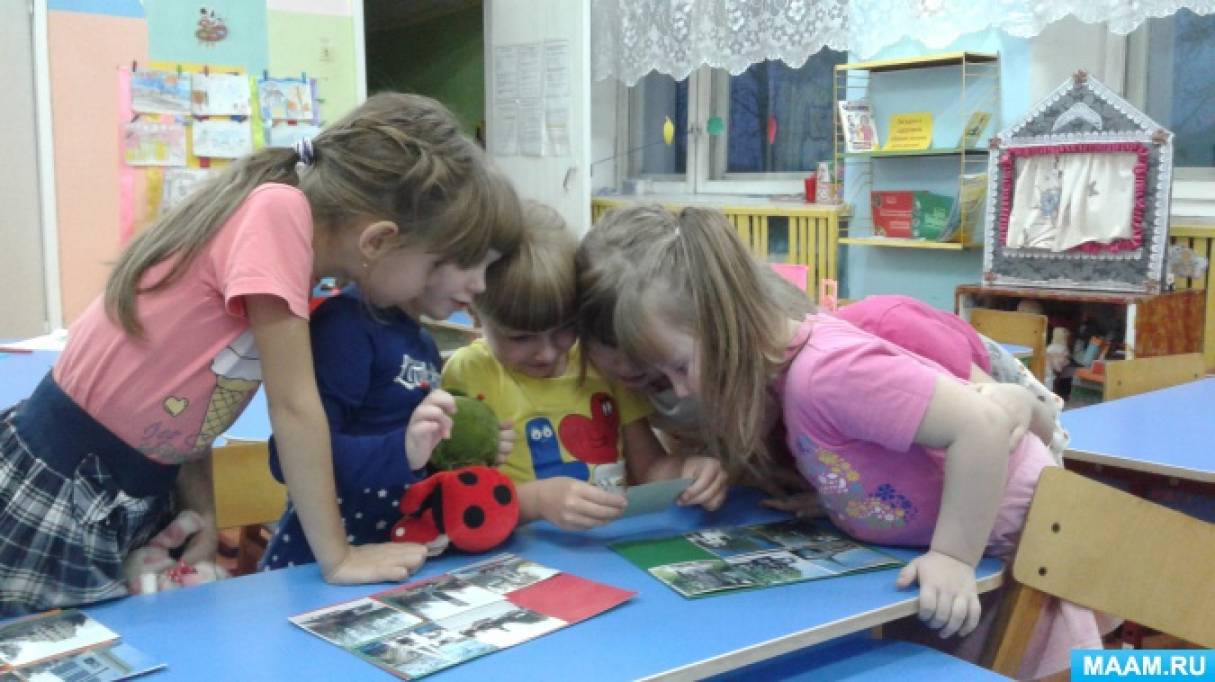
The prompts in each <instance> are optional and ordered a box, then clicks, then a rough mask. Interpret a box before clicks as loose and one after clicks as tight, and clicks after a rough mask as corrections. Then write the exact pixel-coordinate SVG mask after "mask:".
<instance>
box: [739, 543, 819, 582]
mask: <svg viewBox="0 0 1215 682" xmlns="http://www.w3.org/2000/svg"><path fill="white" fill-rule="evenodd" d="M726 562H727V563H729V564H730V565H731V566H733V567H734V568H736V569H738V570H740V571H742V572H744V573H746V574H747V575H749V576H751V577H752V578H755V580H756V581H758V582H759V583H760V584H763V585H779V584H781V583H794V582H799V581H802V580H813V579H815V578H828V577H831V576H833V575H838V574H839V571H836V570H832V569H831V568H829V562H823V561H819V562H816V561H810V560H807V559H803V558H802V557H800V556H798V555H796V554H794V553H793V552H790V551H786V550H781V551H777V552H764V553H762V554H750V555H747V556H741V557H735V558H733V559H726Z"/></svg>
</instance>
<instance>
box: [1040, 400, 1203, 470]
mask: <svg viewBox="0 0 1215 682" xmlns="http://www.w3.org/2000/svg"><path fill="white" fill-rule="evenodd" d="M1061 420H1062V422H1063V427H1064V428H1065V429H1067V431H1068V433H1069V434H1071V444H1070V446H1069V448H1070V450H1069V451H1068V452H1067V453H1066V455H1065V457H1066V458H1067V460H1069V461H1076V462H1085V463H1088V464H1094V465H1102V466H1109V467H1116V468H1118V469H1126V470H1130V471H1139V472H1143V473H1146V474H1152V475H1156V476H1164V477H1172V478H1177V479H1183V480H1187V481H1194V482H1201V483H1215V454H1213V453H1215V448H1213V447H1212V445H1211V443H1212V442H1213V441H1215V377H1213V378H1207V379H1201V380H1199V381H1194V382H1190V383H1188V384H1181V385H1180V386H1172V387H1170V388H1165V389H1161V390H1159V391H1151V392H1149V393H1141V394H1139V395H1135V396H1131V397H1129V398H1121V399H1119V400H1111V401H1108V402H1104V403H1099V404H1096V405H1090V406H1088V407H1081V408H1078V409H1075V410H1066V411H1064V412H1063V415H1062V417H1061Z"/></svg>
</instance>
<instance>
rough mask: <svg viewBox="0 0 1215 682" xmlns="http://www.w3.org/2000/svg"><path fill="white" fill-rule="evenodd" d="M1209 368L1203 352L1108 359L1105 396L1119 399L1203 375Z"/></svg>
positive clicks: (1185, 381)
mask: <svg viewBox="0 0 1215 682" xmlns="http://www.w3.org/2000/svg"><path fill="white" fill-rule="evenodd" d="M1205 372H1206V366H1205V363H1204V361H1203V357H1202V353H1186V354H1184V355H1161V356H1159V357H1154V358H1137V359H1135V360H1115V361H1113V362H1107V363H1105V399H1106V400H1116V399H1118V398H1125V397H1127V396H1132V395H1137V394H1139V393H1147V392H1148V391H1155V390H1156V389H1160V388H1168V387H1169V386H1176V385H1177V384H1184V383H1187V382H1190V381H1197V380H1198V379H1201V378H1202V376H1203V374H1205Z"/></svg>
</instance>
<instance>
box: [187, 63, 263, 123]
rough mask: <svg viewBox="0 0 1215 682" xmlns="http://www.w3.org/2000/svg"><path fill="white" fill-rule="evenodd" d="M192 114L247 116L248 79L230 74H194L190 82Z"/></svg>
mask: <svg viewBox="0 0 1215 682" xmlns="http://www.w3.org/2000/svg"><path fill="white" fill-rule="evenodd" d="M190 96H191V101H192V103H193V107H192V111H193V113H195V114H197V115H200V116H248V115H249V113H250V111H251V109H250V104H249V99H250V95H249V78H248V77H247V76H244V75H239V74H232V73H211V74H208V73H196V74H194V75H193V79H192V80H191V93H190Z"/></svg>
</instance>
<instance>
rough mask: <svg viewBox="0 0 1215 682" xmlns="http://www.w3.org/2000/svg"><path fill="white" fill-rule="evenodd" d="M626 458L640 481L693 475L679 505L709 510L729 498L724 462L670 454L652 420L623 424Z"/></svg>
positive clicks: (634, 478)
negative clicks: (657, 434) (697, 506)
mask: <svg viewBox="0 0 1215 682" xmlns="http://www.w3.org/2000/svg"><path fill="white" fill-rule="evenodd" d="M621 433H622V435H623V436H624V461H625V464H626V465H627V466H628V468H629V478H631V479H632V480H634V481H637V482H638V483H649V482H650V481H663V480H667V479H671V478H690V479H692V483H691V485H689V486H688V489H687V490H685V491H683V493H681V494H680V495H679V500H678V502H679V504H681V505H685V506H696V505H699V506H702V507H704V508H705V509H708V510H710V511H712V510H714V509H717V508H718V507H720V506H721V504H722V502H725V500H726V489H727V486H726V474H725V471H723V470H722V468H721V463H720V462H718V461H717V460H716V459H713V458H711V457H702V456H690V457H683V456H680V455H676V454H672V453H668V452H667V451H666V449H665V448H663V447H662V443H660V442H658V437H657V436H656V435H655V434H654V429H652V428H650V420H649V419H646V418H645V417H642V418H640V419H635V420H633V421H631V422H629V423H628V424H625V425H624V428H623V429H621Z"/></svg>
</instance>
